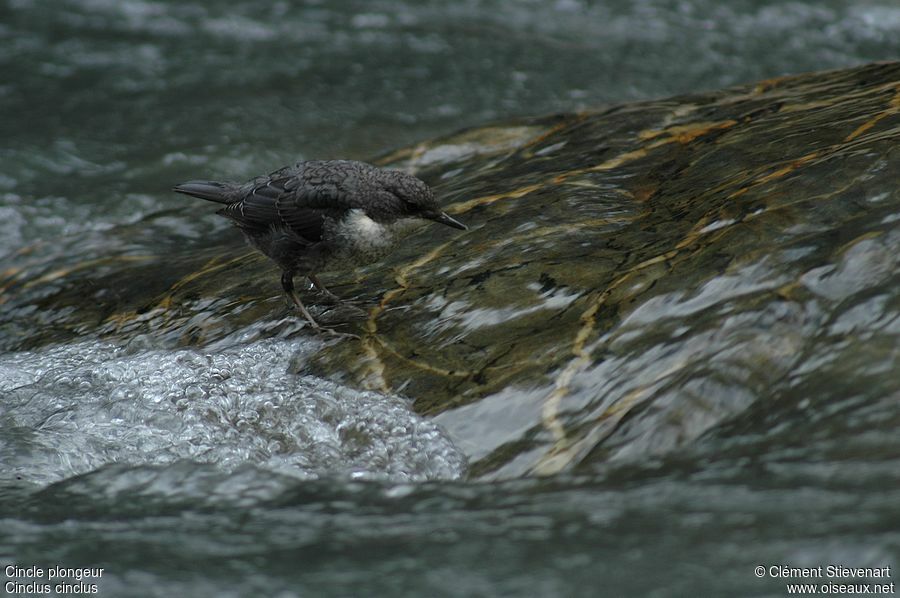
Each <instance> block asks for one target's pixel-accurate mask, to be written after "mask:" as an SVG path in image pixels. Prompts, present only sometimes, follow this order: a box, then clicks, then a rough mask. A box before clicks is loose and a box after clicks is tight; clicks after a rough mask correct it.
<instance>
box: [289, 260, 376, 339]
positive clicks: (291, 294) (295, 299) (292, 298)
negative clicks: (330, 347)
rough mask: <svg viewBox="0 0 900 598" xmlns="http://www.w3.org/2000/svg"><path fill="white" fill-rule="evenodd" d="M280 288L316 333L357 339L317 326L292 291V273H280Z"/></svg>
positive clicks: (347, 334) (352, 335) (350, 335)
mask: <svg viewBox="0 0 900 598" xmlns="http://www.w3.org/2000/svg"><path fill="white" fill-rule="evenodd" d="M281 287H282V288H283V289H284V292H285V293H286V294H287V296H288V297H290V299H291V301H292V302H293V304H294V305H296V306H297V309H299V310H300V313H302V314H303V317H304V318H306V321H307V322H309V324H310V326H312V327H313V329H315V331H316V332H320V333H321V332H325V333H328V334H333V335H336V336H349V337H352V338H359V337H358V336H356V335H355V334H350V333H347V332H338V331H336V330H332V329H331V328H323V327H322V326H319V323H318V322H316V321H315V319H313V317H312V315H311V314H310V313H309V310H307V309H306V306H304V305H303V302H302V301H300V296H299V295H297V291H296V290H295V289H294V273H293V272H288V271H285V272H282V274H281Z"/></svg>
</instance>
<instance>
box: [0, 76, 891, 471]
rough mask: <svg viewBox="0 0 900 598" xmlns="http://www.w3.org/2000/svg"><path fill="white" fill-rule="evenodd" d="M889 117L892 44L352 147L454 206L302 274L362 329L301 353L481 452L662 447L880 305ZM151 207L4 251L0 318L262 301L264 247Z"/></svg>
mask: <svg viewBox="0 0 900 598" xmlns="http://www.w3.org/2000/svg"><path fill="white" fill-rule="evenodd" d="M898 141H900V63H885V64H874V65H867V66H864V67H859V68H854V69H846V70H842V71H832V72H825V73H812V74H807V75H800V76H794V77H785V78H780V79H774V80H769V81H763V82H760V83H757V84H754V85H747V86H742V87H737V88H731V89H727V90H723V91H719V92H714V93H705V94H698V95H692V96H682V97H676V98H671V99H667V100H662V101H650V102H640V103H633V104H628V105H622V106H613V107H608V108H604V109H599V110H596V111H588V112H584V113H578V114H562V115H554V116H550V117H546V118H537V119H530V120H521V121H516V122H511V123H504V124H494V125H491V126H486V127H483V128H476V129H471V130H467V131H463V132H461V133H458V134H456V135H451V136H448V137H445V138H441V139H436V140H433V141H429V142H425V143H422V144H419V145H417V146H415V147H411V148H406V149H404V150H400V151H398V152H395V153H393V154H391V155H389V156H385V157H383V158H382V159H381V160H378V162H379V163H381V164H384V165H390V166H393V167H399V168H404V169H407V170H409V171H411V172H413V173H415V174H417V175H418V176H420V177H421V178H423V179H424V180H426V181H427V182H429V183H430V184H431V185H432V186H433V187H434V188H435V190H436V192H437V194H438V195H439V196H440V197H441V198H443V202H444V204H445V206H446V209H447V211H448V212H449V213H451V214H453V215H455V216H456V217H458V218H459V219H460V220H462V221H464V222H465V223H467V224H468V225H469V226H470V230H469V231H468V232H466V233H459V232H458V231H454V230H451V229H449V228H447V229H445V228H443V227H439V226H437V225H431V226H429V227H427V228H425V229H423V231H422V232H420V233H417V234H415V235H414V236H412V237H410V238H409V239H408V240H407V241H406V242H405V243H404V244H403V245H402V246H401V247H399V248H398V250H397V251H395V252H394V253H393V254H392V255H391V256H390V257H389V258H388V259H386V260H384V261H383V262H381V263H379V264H374V265H371V266H368V267H365V268H361V269H356V270H352V271H345V272H332V273H329V274H327V275H325V276H323V281H324V282H325V283H326V284H328V285H329V286H330V287H333V290H335V291H336V292H337V293H338V294H339V295H342V296H345V297H356V298H359V299H361V300H362V308H363V312H364V313H363V314H361V315H357V316H355V317H351V318H348V321H347V323H346V325H347V326H348V328H347V329H352V330H354V331H355V332H357V333H359V334H360V335H361V336H362V339H361V340H360V341H352V340H348V341H341V342H337V343H334V344H331V345H329V346H328V347H326V348H325V349H323V350H322V351H321V352H320V353H319V354H318V355H317V357H316V358H315V360H314V362H313V363H311V364H306V365H305V366H304V367H305V369H306V370H310V371H314V372H316V373H319V374H322V375H325V376H328V377H332V378H336V379H341V380H343V381H345V382H347V383H350V384H353V385H358V386H363V387H366V388H372V389H378V390H382V391H385V392H400V393H402V394H405V395H408V396H410V397H414V398H415V407H416V409H417V410H418V411H420V412H422V413H426V414H429V415H433V416H437V418H438V421H441V422H442V423H443V424H444V425H445V426H446V427H447V429H448V430H449V431H450V432H451V434H453V435H454V436H455V437H456V438H457V439H458V440H459V442H460V443H461V445H462V446H463V447H464V448H466V449H467V450H468V452H469V454H470V457H471V459H472V461H473V469H474V472H475V473H476V474H480V475H484V476H491V475H498V476H507V475H519V474H523V473H524V474H528V473H537V474H543V473H554V472H558V471H563V470H567V469H571V468H573V467H577V466H578V465H579V464H586V465H589V464H590V463H592V462H600V461H603V460H605V459H615V458H625V457H626V456H627V455H628V454H629V452H633V451H638V452H641V453H642V454H653V453H657V452H664V451H665V450H667V448H670V447H672V446H676V445H679V444H680V443H683V442H685V441H686V440H689V439H691V438H696V437H697V436H698V435H699V434H702V433H703V432H704V431H705V430H707V429H709V428H710V427H711V426H712V425H713V424H715V423H717V422H721V421H723V420H726V419H729V418H733V417H735V416H736V415H737V414H740V413H742V411H743V410H745V409H746V408H747V407H748V405H751V404H752V403H753V402H754V401H758V400H760V399H761V398H765V397H766V396H771V395H777V394H778V393H779V392H781V390H779V389H780V388H781V387H780V386H779V384H782V383H785V384H786V382H784V381H785V380H787V379H789V378H790V377H791V376H792V375H793V374H794V372H796V371H797V369H798V368H802V367H805V366H804V364H805V363H806V361H804V360H805V359H807V358H809V357H810V355H815V354H817V352H819V351H825V349H824V348H822V347H824V346H825V345H822V346H821V347H820V344H821V343H822V342H824V341H822V338H821V335H822V334H823V333H822V330H823V327H827V326H828V325H829V323H831V322H834V321H835V320H837V319H840V318H841V317H842V314H844V313H845V312H846V311H847V310H851V309H853V308H854V306H855V305H857V304H859V303H860V302H864V301H865V300H867V298H872V297H876V296H882V295H883V296H884V297H885V299H884V301H886V302H887V305H890V306H894V307H893V309H895V310H896V309H897V303H898V295H897V290H896V289H897V287H898V285H897V284H896V282H897V279H896V272H897V266H898V257H897V256H898V255H900V232H898V224H897V223H898V220H900V195H898V187H900V185H898V181H900V149H898V148H900V143H898ZM246 174H248V175H250V174H254V173H246ZM198 209H199V208H198ZM173 217H176V216H172V215H160V216H156V217H154V218H151V219H148V220H147V221H145V222H142V223H138V224H136V225H132V226H131V227H128V228H127V229H126V228H123V229H121V230H118V231H115V232H114V234H112V235H111V236H112V238H113V239H114V241H113V242H112V244H111V245H110V244H106V245H103V246H102V249H91V250H90V251H85V252H84V253H83V254H81V255H74V256H73V257H72V259H71V260H70V261H71V263H70V264H54V265H53V266H52V267H51V266H50V265H46V266H43V267H35V268H34V269H33V270H22V271H12V272H7V273H6V275H5V279H0V288H3V289H4V291H3V292H4V296H5V297H4V299H3V300H4V304H3V305H2V306H0V309H2V312H0V318H2V326H3V329H4V330H6V332H7V333H8V334H7V341H6V342H5V344H6V345H8V346H11V347H16V348H27V347H31V346H37V345H40V344H44V343H47V342H54V341H59V340H65V339H67V338H72V337H74V336H82V335H86V334H96V335H100V336H104V337H112V338H117V339H128V338H131V337H133V336H134V335H138V334H141V335H150V336H152V337H155V338H161V339H167V340H168V341H169V344H170V345H178V344H203V343H208V342H211V341H214V340H216V339H218V338H221V337H223V336H224V335H227V334H230V333H232V332H233V331H235V330H237V329H239V328H240V327H241V326H244V325H246V324H248V323H250V322H253V321H257V320H260V319H265V318H270V319H271V318H273V314H276V313H279V312H284V311H285V307H284V304H283V300H282V298H281V297H280V292H279V286H278V276H277V271H276V269H275V268H274V266H271V265H270V264H269V263H268V262H266V261H265V259H264V258H261V257H258V256H255V255H254V254H252V253H251V252H249V250H248V249H247V248H246V247H245V246H243V245H241V242H240V241H239V239H238V238H239V235H238V233H237V232H236V231H229V230H226V229H223V228H220V229H217V231H216V233H215V234H213V235H211V236H210V237H209V238H208V239H207V240H206V241H204V242H194V243H192V244H191V249H190V252H186V251H184V250H183V249H180V248H179V246H178V242H177V238H175V237H173V235H172V234H171V233H167V232H166V231H167V230H168V226H167V224H166V223H167V222H168V220H167V219H169V218H173ZM167 239H169V240H168V241H167ZM888 311H889V310H888ZM332 315H334V314H332ZM325 316H327V314H325ZM869 340H870V342H871V339H869ZM876 340H877V339H876ZM828 342H829V343H831V340H829V341H828ZM831 348H832V349H834V345H831ZM858 349H859V347H857V346H856V345H855V344H854V345H853V347H851V348H848V349H847V351H851V350H852V351H853V353H852V354H853V355H858V354H859V353H858ZM836 350H837V351H838V354H840V351H841V349H840V348H838V349H836ZM848 355H849V353H848ZM876 357H877V358H878V359H882V358H883V354H881V353H879V354H878V355H877V356H876ZM834 359H837V357H835V358H834ZM891 359H893V358H891ZM838 371H843V370H842V369H841V368H837V369H835V368H832V369H831V370H829V372H830V373H831V374H834V375H836V372H838ZM886 390H887V391H893V390H897V389H894V388H886ZM486 435H490V436H491V439H490V440H485V436H486ZM638 438H640V439H641V440H640V441H639V442H638V441H636V439H638ZM651 439H652V440H651Z"/></svg>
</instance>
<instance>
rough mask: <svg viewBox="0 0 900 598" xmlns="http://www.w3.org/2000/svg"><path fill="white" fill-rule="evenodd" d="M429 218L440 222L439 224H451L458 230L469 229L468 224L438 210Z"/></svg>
mask: <svg viewBox="0 0 900 598" xmlns="http://www.w3.org/2000/svg"><path fill="white" fill-rule="evenodd" d="M429 220H434V221H435V222H440V223H441V224H446V225H447V226H452V227H453V228H458V229H459V230H469V227H468V226H466V225H465V224H463V223H462V222H460V221H459V220H456V219H455V218H451V217H450V216H448V215H447V214H446V213H445V212H438V214H437V215H436V216H429Z"/></svg>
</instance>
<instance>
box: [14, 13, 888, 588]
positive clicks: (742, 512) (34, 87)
mask: <svg viewBox="0 0 900 598" xmlns="http://www.w3.org/2000/svg"><path fill="white" fill-rule="evenodd" d="M898 56H900V6H898V5H897V3H896V2H894V1H893V0H856V1H852V0H847V1H838V0H830V1H813V0H807V1H805V2H799V1H798V2H774V1H771V2H763V1H759V0H753V1H751V0H745V1H736V2H729V3H723V2H714V1H711V0H707V1H704V0H683V1H674V0H673V1H666V0H640V1H634V2H625V1H616V2H580V1H578V0H558V1H555V2H538V1H530V0H523V1H521V2H516V3H511V2H500V1H499V0H498V1H494V2H488V1H474V0H469V1H461V2H454V3H447V2H411V1H410V2H405V3H404V2H398V1H396V0H395V1H371V2H364V1H362V0H360V1H358V2H351V1H336V2H325V1H309V2H305V3H302V5H301V4H300V3H298V4H296V5H295V4H294V3H289V2H281V1H273V2H268V3H265V4H261V3H257V2H231V3H218V2H212V1H206V2H201V1H196V0H194V1H181V2H174V1H171V2H162V1H151V0H58V1H57V2H53V3H47V2H41V1H38V0H35V1H29V0H8V1H7V2H6V3H5V4H4V5H3V6H2V7H0V73H2V77H0V113H2V114H3V115H4V118H3V119H2V120H0V132H2V138H3V143H2V144H0V153H2V160H0V260H2V261H0V269H2V270H6V269H14V268H27V267H30V266H31V265H32V264H35V263H71V262H72V261H77V257H78V251H79V250H83V251H85V254H87V253H88V250H90V251H91V252H94V251H95V250H96V248H97V247H98V246H99V247H102V244H103V243H104V242H108V241H107V240H106V237H105V235H104V232H105V231H108V230H110V229H112V228H113V227H118V226H121V225H127V224H129V223H136V222H140V221H141V220H142V219H143V218H145V217H147V216H148V215H151V214H156V215H159V214H161V216H158V218H157V222H163V223H164V224H166V226H167V228H168V231H169V232H168V233H167V235H166V236H165V237H164V238H163V237H159V238H155V239H138V240H135V241H134V242H135V243H137V244H139V243H143V244H144V245H150V244H151V243H157V244H162V245H165V244H170V245H173V246H179V247H182V248H183V247H184V246H190V244H191V242H192V240H196V239H198V238H199V237H201V236H203V235H206V234H209V231H224V230H225V229H227V228H228V227H227V224H226V223H224V222H222V221H221V220H220V219H218V218H216V217H215V216H213V215H212V214H208V212H209V211H208V210H206V211H201V210H199V209H195V208H197V206H196V204H194V203H191V202H186V200H185V199H184V198H182V197H180V196H175V195H173V194H171V193H169V192H168V188H169V187H170V186H171V185H172V184H173V183H175V182H180V181H183V180H187V179H190V178H197V177H200V176H202V177H209V178H238V179H243V178H246V177H249V176H251V175H255V174H258V173H261V172H265V171H269V170H272V169H273V168H275V167H278V166H281V165H283V164H287V163H289V162H291V161H293V160H296V159H304V158H314V157H315V158H329V157H349V158H358V159H365V158H370V157H372V156H374V155H376V154H379V153H382V152H385V151H388V150H391V149H394V148H397V147H399V146H402V145H404V144H409V143H413V142H416V141H419V140H422V139H426V138H428V137H432V136H436V135H441V134H446V133H449V132H452V131H455V130H457V129H460V128H462V127H466V126H473V125H478V124H483V123H485V122H488V121H490V120H492V119H502V118H507V117H511V116H517V115H538V114H545V113H550V112H554V111H572V110H577V109H581V108H585V107H592V106H599V105H602V104H607V103H618V102H624V101H628V100H635V99H645V98H652V97H663V96H668V95H672V94H679V93H688V92H696V91H701V90H709V89H718V88H721V87H724V86H727V85H731V84H736V83H742V82H750V81H754V80H757V79H761V78H765V77H772V76H778V75H783V74H787V73H799V72H804V71H810V70H821V69H829V68H839V67H843V66H850V65H855V64H860V63H864V62H869V61H875V60H885V59H895V58H897V57H898ZM204 207H205V206H204ZM896 299H897V295H896V293H894V294H893V295H882V296H879V297H873V298H872V303H871V305H870V307H871V308H872V309H871V310H870V311H869V312H867V313H862V312H860V313H856V314H853V313H851V314H850V315H849V316H848V318H849V319H847V320H846V321H844V322H843V324H841V322H837V323H834V325H835V326H840V325H845V329H846V330H845V332H846V333H847V334H853V333H854V331H858V330H860V329H865V328H866V327H875V328H878V329H879V331H880V334H879V335H878V336H877V337H876V340H877V341H878V343H875V344H872V345H870V346H869V347H868V350H869V351H870V353H866V352H865V351H857V350H855V349H854V352H853V354H852V355H848V354H846V353H841V351H840V347H837V348H836V350H835V352H834V353H833V354H831V355H823V356H821V359H822V360H828V359H838V360H846V363H847V366H846V367H854V368H866V367H871V368H872V369H871V374H872V380H873V384H872V386H870V387H868V388H842V387H840V385H839V384H836V383H835V382H834V380H830V381H829V382H828V383H827V384H823V385H819V386H817V385H816V383H815V381H814V380H813V381H809V380H807V381H806V382H804V384H806V387H805V388H803V389H802V390H803V392H802V393H797V394H802V395H803V396H804V397H806V398H804V399H803V400H801V401H800V402H799V403H798V402H796V401H793V399H792V400H785V401H783V402H780V403H779V402H776V403H775V405H774V407H773V409H772V411H771V413H770V414H768V415H767V416H766V417H758V413H757V414H756V415H757V416H756V417H749V416H748V417H747V418H746V419H738V420H736V421H730V422H728V423H727V424H724V425H720V426H717V427H715V428H714V429H712V430H711V431H709V432H708V433H706V434H704V435H703V436H702V437H701V438H700V439H699V440H697V441H695V442H692V443H689V444H688V445H687V446H686V447H684V448H681V449H679V450H677V451H675V452H674V453H668V454H666V455H665V456H664V457H661V458H653V459H650V460H644V461H639V462H634V461H625V462H623V463H622V464H619V465H616V464H612V465H610V466H608V467H602V468H597V469H595V470H586V471H578V473H577V474H565V475H559V476H553V477H548V478H540V479H534V478H523V479H506V480H502V481H492V482H487V481H482V480H477V479H469V478H468V476H467V469H466V455H465V454H464V452H463V450H462V449H461V448H459V447H457V446H455V445H454V443H453V441H452V439H451V438H450V437H449V436H448V435H447V433H446V432H445V431H444V430H443V429H442V428H441V427H440V426H438V425H436V424H435V423H434V422H433V421H430V420H428V419H427V418H423V417H421V416H419V415H416V414H415V413H414V412H413V411H412V409H411V408H410V405H411V403H410V400H409V398H407V397H398V396H385V395H381V394H377V393H370V392H361V391H358V390H354V389H351V388H347V387H345V386H342V385H340V384H338V383H336V382H326V381H323V380H320V379H317V378H313V377H310V376H300V377H298V376H296V375H294V374H291V373H290V372H293V371H297V369H298V367H297V364H298V363H303V362H304V360H306V359H307V358H308V357H309V356H310V355H312V354H314V353H315V351H316V350H317V349H318V347H319V344H318V343H319V341H317V340H310V339H306V338H305V337H304V335H303V334H302V333H301V332H300V331H299V330H298V327H297V326H296V325H295V324H294V323H292V321H291V320H290V319H286V320H277V319H273V320H268V321H263V322H259V323H258V324H256V325H254V326H251V327H248V328H246V329H242V330H240V331H237V332H236V333H235V334H232V335H230V336H228V337H227V338H225V339H219V340H218V341H217V342H216V343H215V344H212V345H206V346H197V347H177V348H175V347H172V346H167V345H165V343H160V342H158V341H157V340H155V339H152V338H146V337H136V338H134V339H131V341H129V342H127V343H124V344H113V343H109V342H103V341H100V340H92V339H85V340H82V341H79V342H71V343H63V344H58V345H53V346H44V347H37V348H32V349H31V350H27V351H26V350H23V349H22V348H20V347H18V346H17V342H16V338H15V335H14V334H13V331H15V326H14V325H12V324H9V323H7V324H6V325H5V327H4V328H3V330H4V331H6V332H0V348H2V350H3V351H4V352H3V353H0V468H2V471H0V518H2V525H0V564H2V565H3V566H4V567H6V566H7V565H10V564H14V565H16V566H18V567H21V568H22V569H26V570H27V568H28V567H35V566H36V567H40V568H43V570H44V571H45V575H44V577H43V578H40V577H35V576H31V577H29V575H28V574H26V573H22V574H16V572H15V571H6V575H7V577H5V578H4V577H2V576H0V581H3V582H4V583H6V582H12V583H13V584H14V585H13V586H9V587H7V590H10V588H11V589H12V590H17V589H22V590H25V589H28V588H27V585H28V584H30V583H35V582H38V583H44V582H46V581H47V579H46V577H47V575H46V571H47V570H48V569H49V568H51V567H57V566H63V567H69V568H74V567H103V568H104V571H103V573H102V575H101V576H99V577H97V576H93V577H91V576H88V577H85V578H83V579H82V580H77V579H75V578H74V577H68V578H65V579H64V580H62V581H65V582H66V583H71V584H78V583H81V582H83V583H85V584H97V586H98V589H99V591H100V593H101V595H109V596H173V595H174V596H178V595H183V596H250V595H267V596H295V595H296V596H360V595H390V596H422V595H448V596H481V595H484V596H505V595H517V596H519V595H528V596H575V595H584V596H596V595H651V596H682V595H695V594H703V595H726V594H727V595H730V594H737V595H754V596H779V595H785V593H786V588H785V584H786V583H787V580H785V579H783V578H781V577H780V576H781V573H780V570H779V569H777V566H778V565H787V566H791V567H818V566H822V567H827V566H828V565H839V566H847V567H873V568H878V567H886V566H890V567H892V568H893V567H895V566H896V565H898V564H900V562H898V561H900V526H898V523H897V522H898V521H900V483H898V482H900V467H898V459H900V436H898V435H897V434H896V424H897V423H898V422H900V412H898V411H897V407H896V405H897V399H898V398H900V394H898V393H897V390H898V389H897V385H896V383H892V382H891V380H892V378H891V376H890V374H885V372H884V368H885V367H887V368H890V367H891V364H893V365H894V366H896V364H897V363H898V361H900V360H898V358H897V355H896V343H894V345H893V347H892V346H891V339H894V340H895V339H896V338H897V335H898V334H900V332H898V331H897V324H896V321H897V319H896V317H895V316H896V314H897V312H898V310H897V306H896ZM873 311H874V312H876V313H881V314H887V315H886V316H885V317H888V320H890V318H889V317H890V316H891V315H893V316H894V320H892V321H893V324H892V323H891V321H887V322H881V323H880V324H879V323H877V322H875V321H874V320H873V319H872V318H873V316H871V315H870V314H871V313H872V312H873ZM4 335H5V336H6V338H3V336H4ZM854 346H856V345H854ZM855 379H858V377H857V378H855ZM804 401H805V402H804ZM801 424H802V425H801ZM801 429H802V430H803V431H804V433H803V436H800V435H798V430H801ZM636 442H644V443H646V442H652V439H647V438H639V439H637V440H636ZM757 566H763V567H764V574H763V577H762V578H760V577H758V576H757V575H756V573H755V567H757ZM773 566H775V568H772V567H773ZM32 573H34V571H32ZM72 573H73V574H74V572H72ZM892 573H893V569H892ZM56 581H59V580H56ZM56 581H54V582H53V583H51V585H55V583H56ZM838 581H840V579H838ZM868 581H870V582H872V581H875V580H868ZM887 581H890V580H887ZM16 584H21V586H23V587H22V588H19V587H18V586H16ZM35 589H36V588H33V587H32V588H31V590H35ZM37 589H39V588H37Z"/></svg>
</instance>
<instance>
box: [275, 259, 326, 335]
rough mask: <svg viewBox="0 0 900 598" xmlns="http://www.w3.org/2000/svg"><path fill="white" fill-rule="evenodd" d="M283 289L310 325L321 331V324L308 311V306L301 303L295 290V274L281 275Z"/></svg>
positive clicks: (283, 273)
mask: <svg viewBox="0 0 900 598" xmlns="http://www.w3.org/2000/svg"><path fill="white" fill-rule="evenodd" d="M281 287H282V288H283V289H284V292H285V293H286V294H287V296H288V298H290V300H291V302H293V304H294V305H295V306H297V309H299V310H300V313H301V314H303V317H304V318H306V320H307V321H308V322H309V323H310V325H311V326H312V327H313V328H315V329H316V330H321V329H322V327H321V326H319V323H318V322H316V321H315V320H314V319H313V317H312V315H311V314H310V313H309V311H308V310H307V309H306V306H305V305H303V302H302V301H300V297H299V295H297V291H296V290H295V289H294V273H293V272H282V274H281Z"/></svg>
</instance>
